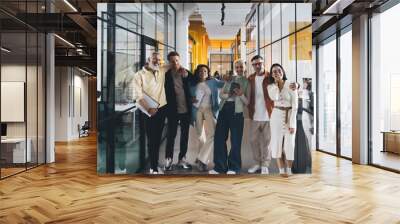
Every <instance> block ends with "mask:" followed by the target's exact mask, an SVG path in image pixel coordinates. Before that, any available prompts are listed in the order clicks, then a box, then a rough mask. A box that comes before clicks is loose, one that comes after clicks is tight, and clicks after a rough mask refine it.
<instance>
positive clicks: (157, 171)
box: [149, 167, 164, 174]
mask: <svg viewBox="0 0 400 224" xmlns="http://www.w3.org/2000/svg"><path fill="white" fill-rule="evenodd" d="M149 174H164V172H163V171H162V169H161V168H160V167H157V170H153V169H151V168H150V171H149Z"/></svg>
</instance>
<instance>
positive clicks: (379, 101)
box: [370, 4, 400, 170]
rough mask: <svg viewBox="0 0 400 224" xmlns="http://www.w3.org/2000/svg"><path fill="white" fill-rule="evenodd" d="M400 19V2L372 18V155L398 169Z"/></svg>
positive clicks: (384, 163) (384, 164)
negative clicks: (399, 24) (399, 33)
mask: <svg viewBox="0 0 400 224" xmlns="http://www.w3.org/2000/svg"><path fill="white" fill-rule="evenodd" d="M398 21H400V4H397V5H395V6H393V7H392V8H390V9H388V10H386V11H384V12H382V13H380V14H375V15H374V16H373V17H372V19H371V31H372V32H371V33H372V37H371V40H372V43H371V45H372V46H371V47H372V49H371V52H372V54H371V60H372V62H371V67H372V71H371V79H370V80H371V81H370V82H371V83H370V86H371V99H370V105H371V106H370V108H371V111H370V120H371V125H370V128H371V130H370V132H371V135H372V136H371V137H372V139H371V141H372V152H371V153H372V154H371V158H372V163H373V164H375V165H379V166H383V167H387V168H391V169H395V170H400V156H399V154H396V153H391V152H397V150H398V149H400V146H399V143H398V142H400V133H399V132H398V131H399V130H400V104H399V102H400V101H399V99H398V96H399V95H400V63H399V60H398V54H399V52H400V43H399V40H398V39H399V38H398V37H399V35H398V30H397V29H393V27H397V23H398ZM384 132H386V133H385V134H384ZM384 137H387V138H386V139H384ZM384 143H385V144H384Z"/></svg>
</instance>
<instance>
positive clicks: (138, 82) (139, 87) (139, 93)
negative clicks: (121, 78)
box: [133, 72, 157, 115]
mask: <svg viewBox="0 0 400 224" xmlns="http://www.w3.org/2000/svg"><path fill="white" fill-rule="evenodd" d="M133 95H134V99H136V101H137V102H138V103H139V104H140V105H141V106H142V107H143V108H144V109H145V110H146V111H148V112H149V114H150V115H154V114H155V113H157V108H150V107H149V106H148V105H147V103H146V101H145V100H144V98H143V96H144V91H143V81H142V77H141V75H140V73H139V72H137V73H136V74H135V75H134V76H133Z"/></svg>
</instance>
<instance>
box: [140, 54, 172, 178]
mask: <svg viewBox="0 0 400 224" xmlns="http://www.w3.org/2000/svg"><path fill="white" fill-rule="evenodd" d="M160 61H161V57H160V54H159V53H158V52H153V53H152V54H151V57H149V59H148V61H147V63H146V65H145V66H144V67H143V68H142V69H141V70H140V71H138V72H137V73H136V74H135V75H134V76H133V91H134V94H133V95H134V99H136V101H137V102H138V103H139V104H140V105H141V106H142V107H143V108H144V109H145V110H146V111H147V112H148V113H149V114H150V115H151V116H150V117H148V116H146V115H145V116H144V117H145V129H146V130H145V131H146V135H147V143H148V150H149V157H150V172H149V173H150V174H160V173H161V174H162V170H161V169H160V168H159V167H158V159H159V151H160V144H161V135H162V131H163V128H164V124H165V116H166V104H167V100H166V96H165V89H164V83H165V71H164V69H165V68H164V67H160ZM145 94H147V95H148V96H150V97H151V98H152V99H154V100H155V101H157V102H158V103H159V106H158V108H151V107H149V105H148V104H147V103H146V101H145V100H144V95H145Z"/></svg>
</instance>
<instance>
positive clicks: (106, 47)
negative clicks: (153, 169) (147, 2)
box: [98, 4, 143, 174]
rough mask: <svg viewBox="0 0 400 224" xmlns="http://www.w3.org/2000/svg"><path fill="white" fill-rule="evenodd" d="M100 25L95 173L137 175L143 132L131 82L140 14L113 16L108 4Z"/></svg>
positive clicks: (137, 59) (138, 62)
mask: <svg viewBox="0 0 400 224" xmlns="http://www.w3.org/2000/svg"><path fill="white" fill-rule="evenodd" d="M139 10H140V8H139ZM101 23H102V26H101V27H102V33H103V34H102V40H101V47H102V50H101V52H102V69H101V75H100V76H101V77H100V79H101V80H100V85H101V88H100V90H101V99H100V102H99V132H98V150H99V152H98V163H99V164H98V172H99V173H116V174H129V173H136V172H139V171H140V170H141V165H142V164H140V158H141V157H142V156H141V152H142V150H141V145H142V144H141V143H140V141H141V136H142V135H143V133H142V131H141V130H142V129H141V128H140V122H139V120H140V119H139V116H140V115H139V113H138V109H137V108H136V106H135V101H134V100H133V87H132V81H133V75H134V74H135V73H136V72H137V71H139V70H140V69H141V67H142V57H141V55H142V53H141V49H142V48H141V45H142V41H141V35H140V26H139V25H138V24H140V14H139V13H137V12H131V13H130V12H129V13H127V12H124V13H116V10H115V4H107V10H106V11H105V12H103V13H102V18H101Z"/></svg>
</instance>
